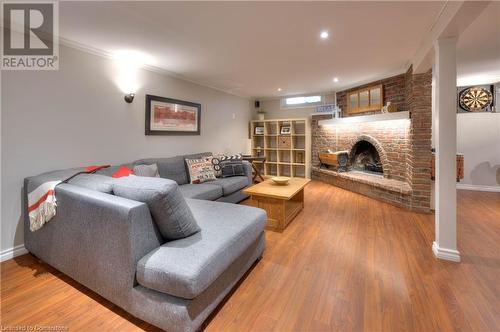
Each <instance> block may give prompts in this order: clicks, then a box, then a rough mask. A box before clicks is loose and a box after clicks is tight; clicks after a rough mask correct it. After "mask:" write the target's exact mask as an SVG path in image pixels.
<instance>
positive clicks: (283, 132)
mask: <svg viewBox="0 0 500 332" xmlns="http://www.w3.org/2000/svg"><path fill="white" fill-rule="evenodd" d="M280 133H281V135H290V134H291V133H292V127H289V126H282V127H281V131H280Z"/></svg>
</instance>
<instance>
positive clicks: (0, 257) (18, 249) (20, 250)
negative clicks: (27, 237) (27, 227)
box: [0, 244, 28, 262]
mask: <svg viewBox="0 0 500 332" xmlns="http://www.w3.org/2000/svg"><path fill="white" fill-rule="evenodd" d="M27 253H28V250H26V248H25V247H24V244H20V245H18V246H15V247H12V248H9V249H5V250H3V251H2V252H1V253H0V262H3V261H6V260H8V259H12V258H14V257H17V256H21V255H24V254H27Z"/></svg>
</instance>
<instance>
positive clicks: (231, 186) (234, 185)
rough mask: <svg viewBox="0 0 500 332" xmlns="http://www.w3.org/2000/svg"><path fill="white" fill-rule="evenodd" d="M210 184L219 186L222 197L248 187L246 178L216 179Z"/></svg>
mask: <svg viewBox="0 0 500 332" xmlns="http://www.w3.org/2000/svg"><path fill="white" fill-rule="evenodd" d="M210 184H216V185H218V186H221V187H222V194H223V195H224V196H228V195H231V194H232V193H234V192H237V191H238V190H240V189H243V188H245V187H246V186H248V178H247V177H246V176H233V177H229V178H222V179H217V180H215V181H212V182H210Z"/></svg>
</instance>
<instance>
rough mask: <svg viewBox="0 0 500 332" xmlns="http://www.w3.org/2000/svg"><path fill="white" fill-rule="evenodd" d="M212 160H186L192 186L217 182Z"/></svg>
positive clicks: (204, 158)
mask: <svg viewBox="0 0 500 332" xmlns="http://www.w3.org/2000/svg"><path fill="white" fill-rule="evenodd" d="M212 158H213V157H212V156H207V157H203V158H202V159H186V164H187V166H188V169H189V178H190V181H191V182H190V183H191V184H196V183H203V182H206V181H212V180H215V173H214V168H213V166H212Z"/></svg>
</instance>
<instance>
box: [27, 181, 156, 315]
mask: <svg viewBox="0 0 500 332" xmlns="http://www.w3.org/2000/svg"><path fill="white" fill-rule="evenodd" d="M56 198H57V212H56V216H55V217H54V218H52V220H50V221H49V222H48V223H47V224H45V225H44V226H43V227H42V228H41V229H39V230H38V231H35V232H31V231H30V230H29V225H27V223H29V220H28V219H29V218H25V245H26V248H27V249H28V250H29V251H30V252H32V253H33V254H34V255H36V256H37V257H39V258H40V259H42V260H43V261H45V262H46V263H48V264H50V265H52V266H53V267H55V268H56V269H58V270H60V271H62V272H63V273H65V274H67V275H69V276H70V277H71V278H73V279H75V280H76V281H78V282H80V283H81V284H83V285H85V286H87V287H88V288H90V289H92V290H94V291H96V292H97V293H99V294H101V295H103V296H104V297H106V298H108V299H109V300H111V301H113V302H115V303H117V304H118V305H120V306H122V307H124V308H126V307H127V306H128V304H129V300H128V296H129V293H130V292H129V290H130V289H132V288H133V287H134V285H135V284H136V280H135V273H136V265H137V262H138V261H139V260H140V259H141V258H142V257H143V256H145V255H146V254H147V253H148V252H150V251H151V250H153V249H154V248H157V247H158V246H160V245H161V243H162V238H161V235H159V233H158V230H157V228H156V225H155V224H154V222H153V220H152V218H151V215H150V212H149V209H148V207H147V206H146V204H144V203H141V202H136V201H133V200H129V199H125V198H122V197H118V196H113V195H109V194H105V193H101V192H97V191H93V190H89V189H85V188H81V187H77V186H74V185H70V184H61V185H59V186H57V187H56Z"/></svg>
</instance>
